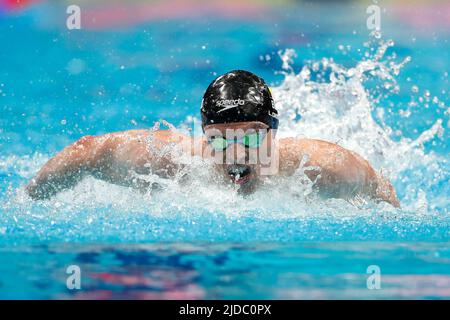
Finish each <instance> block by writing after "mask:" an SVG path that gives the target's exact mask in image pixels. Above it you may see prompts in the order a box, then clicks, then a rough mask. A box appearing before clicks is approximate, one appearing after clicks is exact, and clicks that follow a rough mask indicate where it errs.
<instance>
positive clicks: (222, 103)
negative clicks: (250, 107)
mask: <svg viewBox="0 0 450 320" xmlns="http://www.w3.org/2000/svg"><path fill="white" fill-rule="evenodd" d="M244 103H245V101H244V100H242V99H234V100H218V101H217V102H216V106H218V107H224V108H223V109H221V110H219V111H217V113H220V112H222V111H225V110H228V109H231V108H236V107H238V106H243V105H244Z"/></svg>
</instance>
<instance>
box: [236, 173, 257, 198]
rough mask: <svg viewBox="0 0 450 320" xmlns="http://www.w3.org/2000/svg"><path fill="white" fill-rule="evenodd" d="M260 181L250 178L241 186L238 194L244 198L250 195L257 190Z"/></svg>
mask: <svg viewBox="0 0 450 320" xmlns="http://www.w3.org/2000/svg"><path fill="white" fill-rule="evenodd" d="M257 186H258V181H257V179H256V178H254V177H250V178H249V179H248V180H247V181H246V182H244V183H242V184H240V185H239V189H238V190H237V192H238V194H240V195H242V196H246V195H250V194H252V193H254V192H255V191H256V189H257Z"/></svg>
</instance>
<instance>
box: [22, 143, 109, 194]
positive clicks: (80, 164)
mask: <svg viewBox="0 0 450 320" xmlns="http://www.w3.org/2000/svg"><path fill="white" fill-rule="evenodd" d="M99 145H100V143H99V141H98V138H96V137H92V136H86V137H83V138H81V139H79V140H78V141H76V142H75V143H73V144H72V145H70V146H68V147H66V148H65V149H63V150H62V151H61V152H59V153H58V154H57V155H56V156H55V157H53V158H52V159H50V160H49V161H48V162H47V163H46V164H45V165H44V166H43V167H42V168H41V170H39V172H38V173H37V175H36V176H35V177H34V178H33V179H32V180H31V181H30V183H29V184H28V185H27V187H26V191H27V193H28V195H29V196H30V197H31V198H32V199H34V200H39V199H47V198H50V197H51V196H53V195H55V194H56V193H58V192H59V191H62V190H64V189H68V188H71V187H73V186H74V185H76V184H77V183H78V182H79V181H80V180H81V179H82V178H83V177H84V176H85V175H86V174H88V173H89V172H91V169H92V168H93V166H94V165H95V162H96V160H97V153H98V149H99V148H98V147H99Z"/></svg>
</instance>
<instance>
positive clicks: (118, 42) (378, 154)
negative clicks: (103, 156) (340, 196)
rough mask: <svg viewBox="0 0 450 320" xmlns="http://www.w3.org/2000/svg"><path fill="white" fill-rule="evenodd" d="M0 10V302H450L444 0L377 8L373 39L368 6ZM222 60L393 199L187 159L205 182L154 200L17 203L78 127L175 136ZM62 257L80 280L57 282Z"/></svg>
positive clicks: (93, 195) (109, 192)
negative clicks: (228, 171)
mask: <svg viewBox="0 0 450 320" xmlns="http://www.w3.org/2000/svg"><path fill="white" fill-rule="evenodd" d="M5 3H6V2H5ZM5 3H2V5H1V6H0V299H72V298H74V299H90V298H92V299H347V298H350V299H378V298H380V299H393V298H400V299H413V298H425V299H448V298H449V297H450V247H449V240H450V228H449V227H450V216H449V214H450V213H449V208H450V203H449V195H450V188H449V178H450V173H449V169H450V165H449V162H448V161H449V154H450V146H449V137H450V136H449V130H450V120H449V114H450V109H449V105H450V90H449V89H450V86H449V72H450V43H449V39H450V37H449V33H450V25H449V23H450V22H449V21H450V5H449V4H448V2H445V1H442V2H440V1H435V2H431V3H425V2H423V3H422V2H417V3H415V4H414V5H406V4H398V3H396V2H394V1H390V2H386V3H383V2H382V1H379V4H380V6H381V7H382V8H383V11H382V12H383V14H382V28H381V35H378V34H370V31H368V30H367V27H366V18H367V14H366V13H365V10H366V5H365V3H364V2H357V3H353V2H344V3H336V4H334V3H333V4H330V3H326V4H323V5H320V4H317V3H316V4H314V3H308V2H302V3H290V2H289V1H286V2H282V3H281V4H277V5H274V4H270V3H269V2H264V1H261V2H259V1H250V2H248V3H247V2H245V3H246V4H242V3H241V2H239V3H238V2H227V4H226V5H220V3H222V2H221V1H218V2H217V3H215V4H204V5H203V6H202V7H199V6H198V4H197V6H196V5H195V4H192V5H186V3H184V2H183V1H174V2H149V3H147V2H143V1H130V2H127V4H126V5H123V6H122V7H120V6H118V5H116V4H115V2H114V4H111V5H105V4H104V2H102V1H97V2H96V1H93V2H83V5H82V9H83V10H84V11H83V14H85V20H83V21H84V23H83V27H82V29H81V30H71V31H69V30H67V29H66V28H65V19H66V17H67V15H66V14H65V8H66V5H67V4H66V3H65V2H64V1H61V2H56V1H37V2H36V3H34V4H31V5H30V6H28V7H24V8H20V9H15V10H11V9H10V8H9V7H8V6H6V5H5ZM189 3H191V2H188V4H189ZM192 3H194V2H192ZM223 3H225V2H223ZM193 8H194V9H193ZM250 13H251V14H250ZM390 40H392V41H390ZM232 69H248V70H250V71H252V72H254V73H256V74H258V75H260V76H261V77H263V78H264V79H265V80H266V81H267V82H268V83H270V84H271V89H272V92H273V95H274V99H275V102H276V106H277V108H278V109H279V110H280V113H281V119H280V135H281V136H306V137H312V138H321V139H325V140H328V141H332V142H335V143H338V144H340V145H342V146H344V147H347V148H349V149H351V150H354V151H356V152H358V153H360V154H361V155H363V156H364V157H365V158H367V159H368V160H369V161H370V162H371V163H372V164H373V166H374V167H375V168H376V169H377V170H382V171H383V173H384V174H385V175H386V176H388V177H389V178H390V179H391V180H392V182H393V184H394V186H395V188H396V189H397V192H398V195H399V198H400V201H401V204H402V208H401V209H394V208H392V207H391V206H389V205H387V204H375V203H371V202H370V201H365V200H364V199H355V201H354V203H352V204H350V203H347V202H345V201H341V200H336V199H334V200H327V201H325V200H319V199H315V198H314V197H312V198H311V197H309V195H308V190H307V189H305V188H304V187H302V186H300V185H299V184H298V179H301V178H302V173H301V172H299V173H298V175H295V176H294V177H292V178H290V179H285V180H280V181H277V183H273V184H269V185H265V186H264V187H263V188H261V190H259V191H257V192H256V193H255V194H254V195H252V196H250V197H248V198H245V199H244V198H242V197H240V196H238V195H237V194H236V193H235V192H234V190H231V189H229V188H225V187H224V188H220V187H218V186H216V185H213V184H209V183H206V182H205V181H206V180H202V178H204V177H203V174H204V173H202V171H201V169H202V167H201V165H198V164H197V165H196V164H193V169H194V170H198V176H199V180H198V181H193V182H190V183H188V184H187V185H185V187H183V188H180V187H179V185H178V184H177V181H162V182H161V183H162V185H163V186H164V189H165V190H164V192H160V193H158V194H155V195H151V196H150V195H141V194H136V192H133V191H132V190H129V189H126V188H123V187H119V186H112V185H109V184H107V183H104V182H100V181H97V180H95V179H93V178H87V179H85V180H84V181H83V182H82V183H81V184H80V185H79V186H77V187H76V188H74V189H73V190H68V191H65V192H63V193H61V194H59V195H57V196H56V197H54V198H52V199H51V200H49V201H40V202H33V201H32V200H30V199H29V198H28V197H27V196H26V195H25V193H24V191H23V187H24V185H25V184H26V183H27V181H29V179H30V178H31V177H32V176H33V175H34V174H35V173H36V172H37V170H38V169H39V168H40V167H41V166H42V165H43V164H44V163H45V162H46V161H47V160H48V159H49V158H50V157H51V156H53V155H54V154H55V153H56V152H57V151H58V150H60V149H62V148H63V147H64V146H65V145H67V144H69V143H71V142H73V141H75V140H77V139H79V138H80V137H82V136H84V135H98V134H102V133H106V132H111V131H121V130H128V129H136V128H149V129H150V128H152V127H153V126H154V124H155V122H158V121H161V120H165V121H167V122H169V123H171V124H173V125H175V127H176V128H177V130H180V131H183V132H186V128H188V127H190V126H192V125H193V123H196V121H198V118H199V105H200V103H201V97H202V95H203V93H204V90H205V88H206V87H207V85H208V84H209V83H210V81H212V80H213V79H214V78H215V77H216V76H217V75H219V74H222V73H224V72H227V71H230V70H232ZM162 126H163V125H162ZM70 265H76V266H79V267H80V269H81V272H82V273H81V289H80V290H69V289H68V288H67V286H66V279H67V277H68V274H67V273H66V269H67V267H68V266H70ZM369 266H378V267H379V269H380V272H381V278H380V279H381V282H380V283H381V288H380V289H378V290H377V289H375V290H370V289H368V286H367V279H368V277H369V276H370V274H368V273H367V270H368V268H369ZM369 269H370V268H369Z"/></svg>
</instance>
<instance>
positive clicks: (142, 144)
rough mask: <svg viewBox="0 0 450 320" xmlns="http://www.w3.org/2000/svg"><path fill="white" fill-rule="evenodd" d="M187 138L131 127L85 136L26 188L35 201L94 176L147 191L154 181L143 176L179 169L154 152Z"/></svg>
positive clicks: (43, 168) (55, 158) (171, 133)
mask: <svg viewBox="0 0 450 320" xmlns="http://www.w3.org/2000/svg"><path fill="white" fill-rule="evenodd" d="M184 138H186V137H184V136H182V135H179V134H176V133H173V132H170V131H169V130H159V131H147V130H130V131H125V132H117V133H110V134H106V135H104V136H99V137H92V136H86V137H83V138H81V139H80V140H78V141H76V142H75V143H74V144H72V145H70V146H68V147H66V148H65V149H64V150H62V151H61V152H60V153H58V154H57V155H56V156H55V157H54V158H52V159H50V160H49V161H48V162H47V163H46V164H45V165H44V166H43V167H42V169H41V170H40V171H39V172H38V173H37V175H36V176H35V177H34V178H33V179H32V180H31V181H30V183H29V184H28V186H27V187H26V191H27V193H28V195H29V196H30V197H31V198H32V199H34V200H42V199H48V198H50V197H52V196H53V195H55V194H57V193H58V192H60V191H62V190H65V189H69V188H72V187H74V186H75V185H76V184H77V183H78V182H79V181H80V180H81V179H82V178H83V177H85V176H87V175H90V176H93V177H95V178H97V179H101V180H104V181H107V182H110V183H115V184H118V185H122V186H128V187H132V188H135V189H138V190H139V191H142V192H145V191H147V190H149V189H152V187H153V183H150V182H148V181H146V180H143V179H140V178H139V177H138V176H139V175H146V174H149V173H150V171H152V172H153V173H155V174H157V175H159V176H161V177H167V176H171V175H173V174H174V172H175V171H176V170H177V165H175V164H174V163H172V162H171V159H170V158H167V157H165V156H161V155H158V156H155V154H153V153H155V152H156V153H157V151H158V150H159V149H161V148H163V147H164V146H167V144H169V143H177V142H180V141H181V140H183V139H184ZM149 139H151V141H152V142H151V144H152V146H151V148H149V144H150V142H149ZM152 150H153V151H152Z"/></svg>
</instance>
